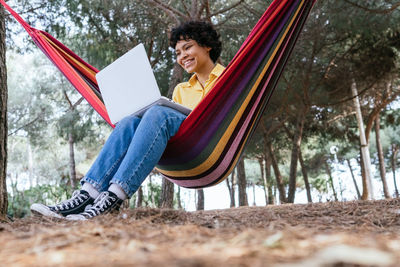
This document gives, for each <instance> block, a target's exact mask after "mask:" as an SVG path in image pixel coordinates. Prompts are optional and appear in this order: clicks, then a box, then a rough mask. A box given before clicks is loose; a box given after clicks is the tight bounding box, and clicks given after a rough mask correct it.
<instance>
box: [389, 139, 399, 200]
mask: <svg viewBox="0 0 400 267" xmlns="http://www.w3.org/2000/svg"><path fill="white" fill-rule="evenodd" d="M398 152H399V148H398V146H397V145H395V144H393V145H392V159H391V161H392V172H393V183H394V193H395V195H396V197H397V198H398V197H399V190H398V189H397V182H396V158H397V153H398Z"/></svg>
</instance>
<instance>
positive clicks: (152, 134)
mask: <svg viewBox="0 0 400 267" xmlns="http://www.w3.org/2000/svg"><path fill="white" fill-rule="evenodd" d="M185 118H186V115H184V114H182V113H180V112H179V111H176V110H174V109H171V108H168V107H164V106H158V105H156V106H153V107H151V108H150V109H148V110H147V111H146V113H145V114H144V115H143V117H142V118H139V117H136V116H128V117H126V118H124V119H122V120H121V121H120V122H118V123H117V125H116V127H115V129H114V130H113V132H112V133H111V134H110V136H109V138H108V139H107V142H106V143H105V145H104V147H103V148H102V150H101V151H100V154H99V155H98V157H97V159H96V161H95V162H94V163H93V165H92V167H91V168H90V170H89V171H88V173H87V174H86V175H85V177H83V178H82V180H81V184H83V183H85V182H88V183H90V184H92V185H93V186H94V187H95V188H96V189H97V190H98V191H99V192H102V191H106V190H107V189H108V187H109V185H110V184H111V183H115V184H117V185H119V186H121V187H122V189H123V190H124V191H125V193H126V195H127V196H128V197H131V196H132V195H133V194H134V193H135V192H136V190H137V189H138V188H139V186H140V185H141V184H142V183H143V181H144V179H145V178H146V177H147V175H148V174H149V173H150V172H151V171H152V170H153V168H154V166H155V165H156V164H157V162H158V161H159V160H160V158H161V155H162V154H163V152H164V150H165V147H166V146H167V142H168V140H169V139H170V138H171V137H172V136H174V135H175V133H176V132H177V131H178V129H179V127H180V125H181V123H182V122H183V120H184V119H185Z"/></svg>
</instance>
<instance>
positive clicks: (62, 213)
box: [31, 190, 94, 218]
mask: <svg viewBox="0 0 400 267" xmlns="http://www.w3.org/2000/svg"><path fill="white" fill-rule="evenodd" d="M93 203H94V198H92V197H91V196H90V195H89V193H88V192H86V191H85V190H76V191H74V193H72V197H71V198H70V199H67V200H64V201H63V202H61V203H60V204H57V205H54V206H46V205H43V204H39V203H34V204H32V205H31V212H32V213H33V214H36V215H43V216H48V217H56V218H64V217H66V216H67V215H70V214H79V213H81V212H83V211H85V208H86V207H87V206H88V205H91V204H93Z"/></svg>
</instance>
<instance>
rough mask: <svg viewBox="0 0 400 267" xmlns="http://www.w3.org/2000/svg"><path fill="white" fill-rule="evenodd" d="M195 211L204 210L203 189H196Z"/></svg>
mask: <svg viewBox="0 0 400 267" xmlns="http://www.w3.org/2000/svg"><path fill="white" fill-rule="evenodd" d="M196 210H204V190H203V189H197V205H196Z"/></svg>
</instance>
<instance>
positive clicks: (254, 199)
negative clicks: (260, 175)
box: [252, 183, 257, 206]
mask: <svg viewBox="0 0 400 267" xmlns="http://www.w3.org/2000/svg"><path fill="white" fill-rule="evenodd" d="M252 187H253V206H257V204H256V184H254V183H253V184H252Z"/></svg>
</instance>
